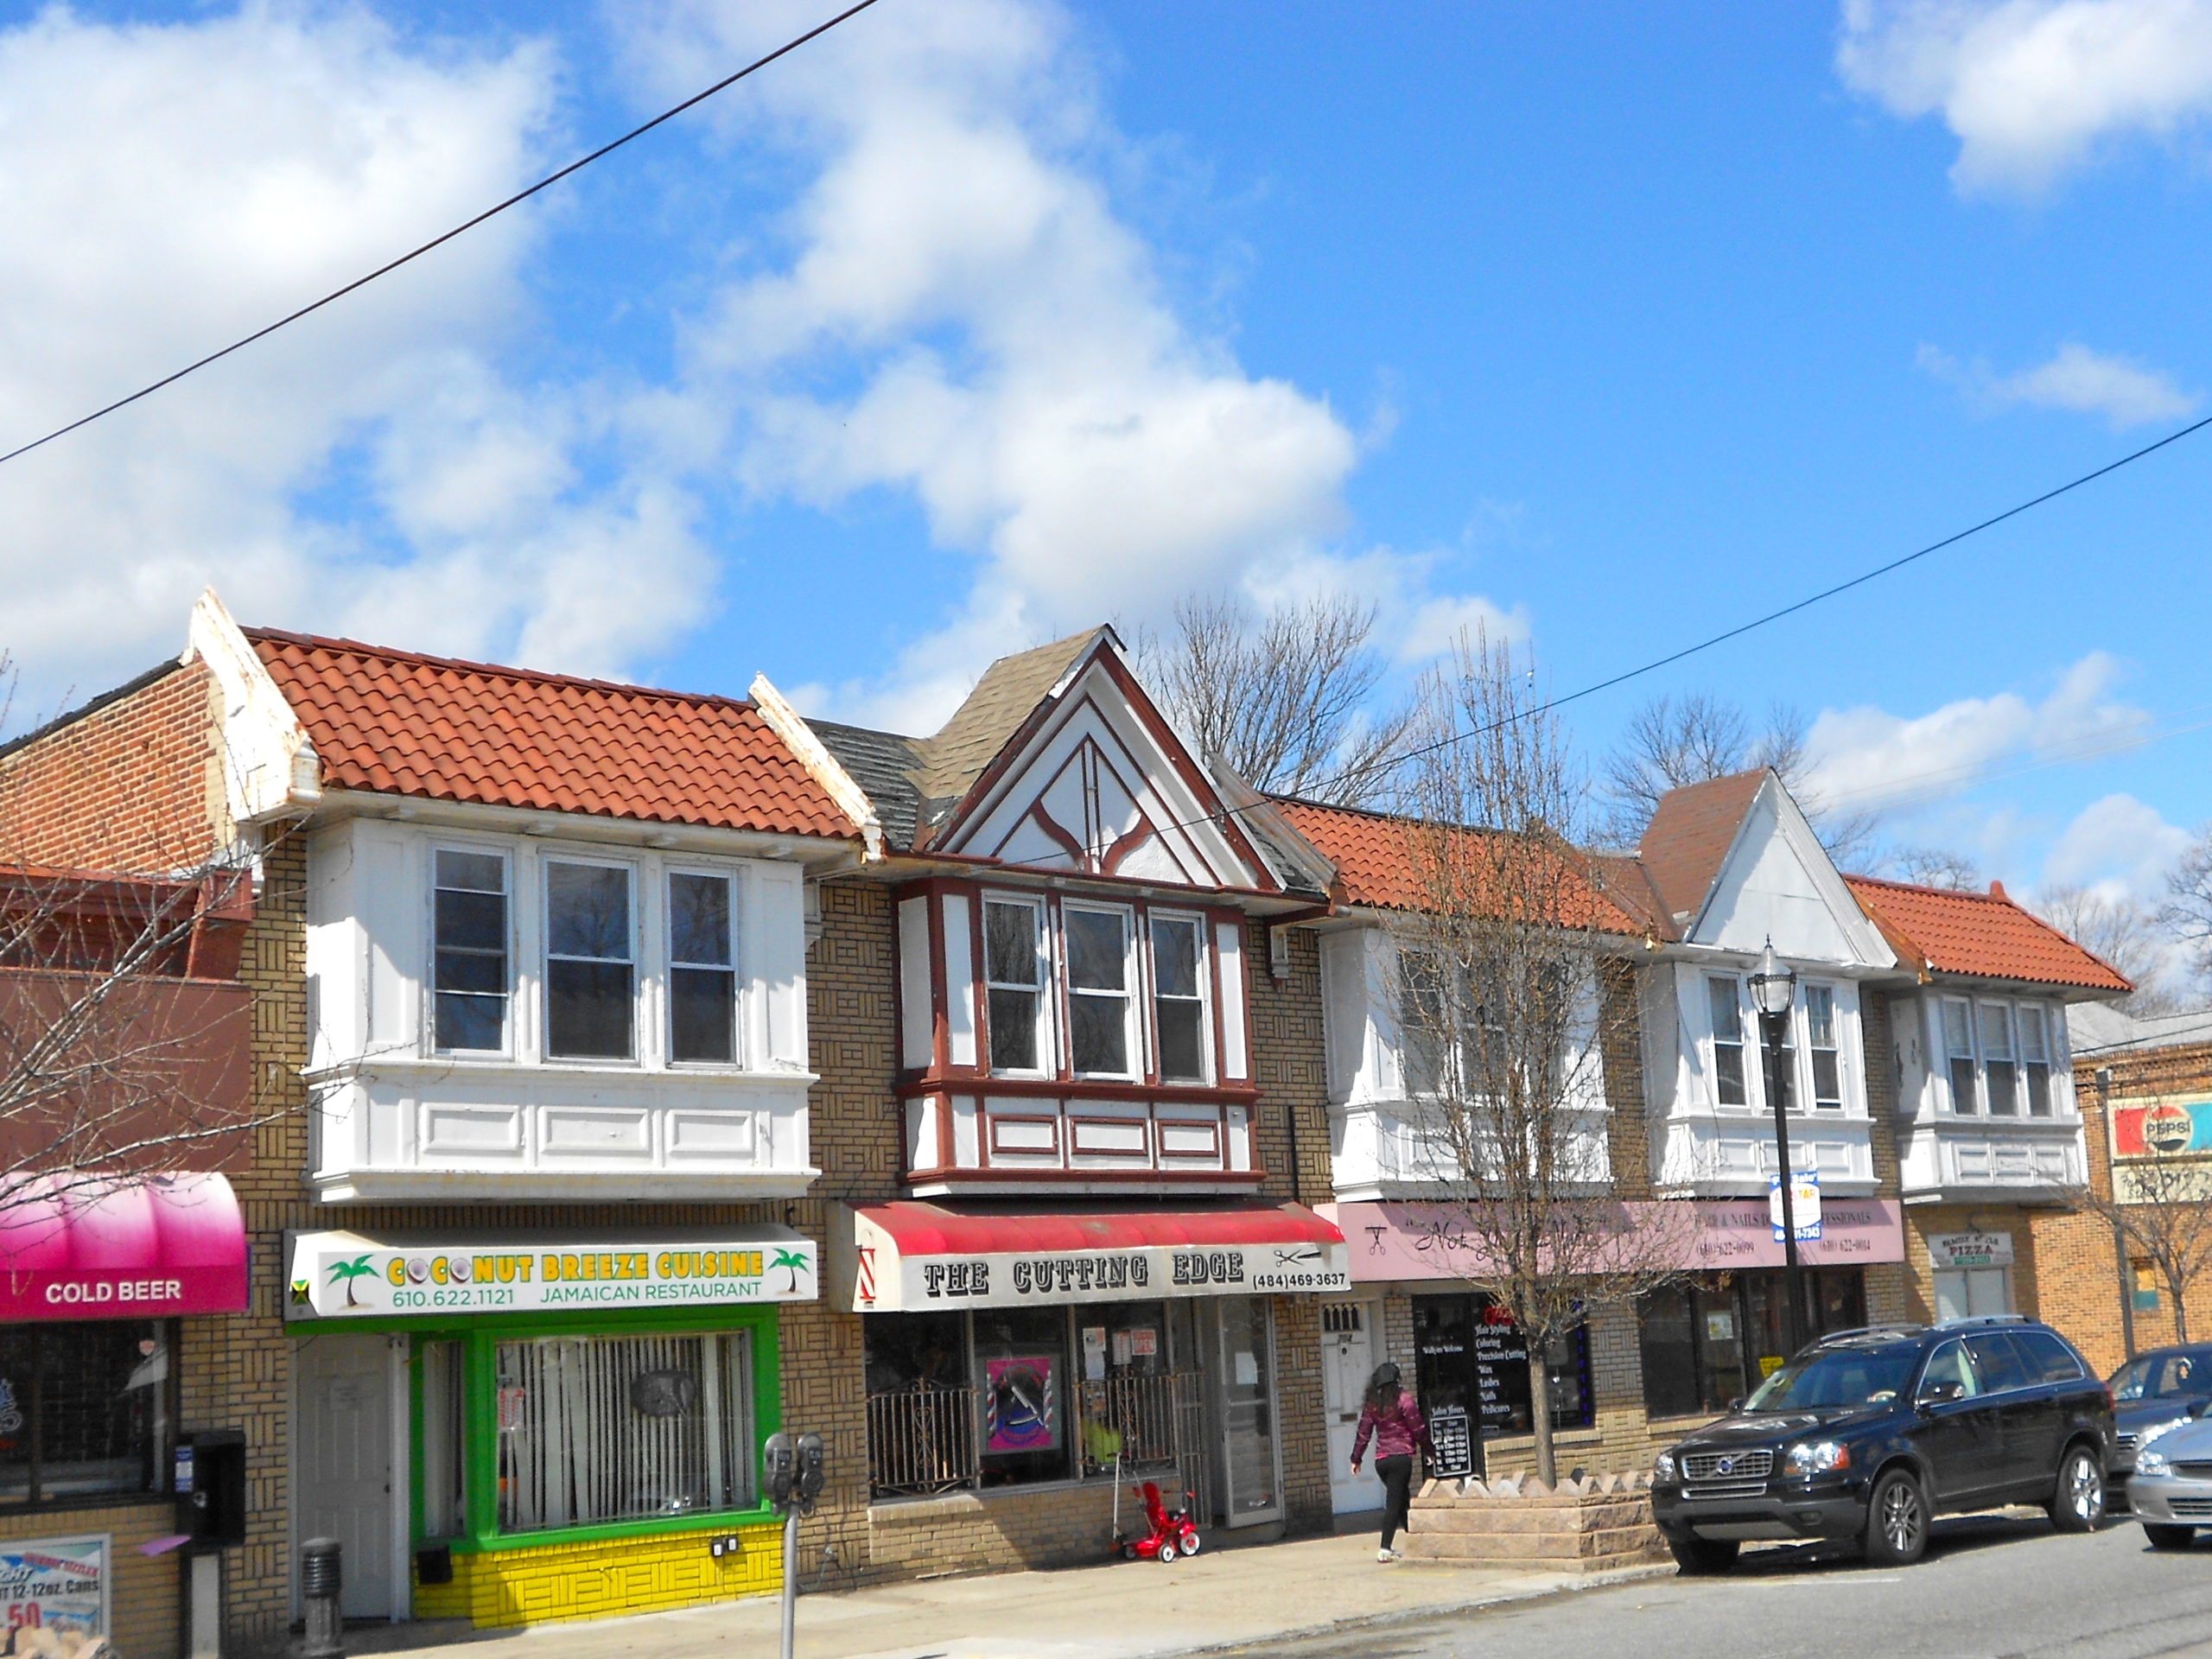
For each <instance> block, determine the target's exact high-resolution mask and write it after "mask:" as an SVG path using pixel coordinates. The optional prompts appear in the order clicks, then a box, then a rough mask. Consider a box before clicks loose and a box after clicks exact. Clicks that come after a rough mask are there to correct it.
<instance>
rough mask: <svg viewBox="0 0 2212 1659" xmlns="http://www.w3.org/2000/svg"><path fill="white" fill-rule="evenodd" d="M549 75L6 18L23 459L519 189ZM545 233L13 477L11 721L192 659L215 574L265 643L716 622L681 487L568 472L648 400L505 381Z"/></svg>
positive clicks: (309, 38) (352, 32) (74, 438)
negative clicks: (152, 381)
mask: <svg viewBox="0 0 2212 1659" xmlns="http://www.w3.org/2000/svg"><path fill="white" fill-rule="evenodd" d="M556 70H557V66H556V63H555V61H554V60H553V59H552V57H551V55H550V53H549V52H548V51H547V50H545V49H544V48H541V47H539V46H536V45H532V44H528V43H525V44H523V45H520V46H515V47H512V48H504V49H501V50H498V51H484V52H476V51H472V50H470V49H468V48H464V47H461V46H457V45H455V44H454V42H451V41H429V42H426V43H422V44H419V45H418V44H414V43H410V42H408V41H403V40H401V39H400V38H399V37H398V36H397V35H394V34H393V33H392V32H391V31H390V30H389V29H386V28H385V26H384V25H383V24H382V23H380V22H378V21H377V20H376V19H375V18H374V17H372V16H371V15H369V14H368V13H367V12H366V11H365V10H358V9H353V8H347V7H314V6H308V5H305V4H298V5H295V4H285V3H278V0H266V3H248V4H246V5H245V6H244V7H243V8H242V9H241V10H238V11H237V12H235V13H232V14H228V15H224V16H208V17H205V18H203V19H200V20H199V21H194V22H186V23H176V24H161V25H151V24H128V25H108V24H105V23H100V22H92V21H90V20H87V19H84V18H80V17H79V16H76V15H75V14H73V13H72V12H70V11H68V10H65V9H63V8H60V7H54V8H53V9H50V10H46V11H43V12H41V13H40V14H39V15H37V16H35V17H34V18H33V19H31V20H30V21H29V22H25V23H22V25H20V26H18V27H16V28H14V29H7V30H4V31H0V224H4V225H5V226H7V231H6V233H5V235H4V236H0V292H5V293H6V294H7V296H8V304H7V305H6V306H5V307H4V308H0V448H5V447H8V445H9V444H10V443H11V442H16V441H20V440H22V439H23V438H26V437H29V436H31V435H35V434H36V433H38V432H40V431H42V430H45V429H48V428H51V427H53V426H55V425H58V424H60V423H61V422H62V421H64V420H67V419H68V418H71V417H73V416H77V415H79V414H81V413H83V412H84V411H86V410H88V409H90V408H92V407H95V406H97V405H98V404H101V403H104V402H105V401H107V400H108V399H110V398H111V397H114V396H116V395H117V394H118V393H119V392H121V391H126V390H128V389H130V388H131V387H134V386H136V385H140V384H143V382H145V381H146V380H148V379H149V378H153V377H154V376H155V375H156V374H158V373H160V372H166V371H168V370H169V369H172V368H175V366H177V365H180V364H181V363H183V362H185V361H188V360H189V359H192V358H194V357H196V356H198V355H200V353H203V352H205V351H207V350H208V349H209V348H211V347H212V346H216V345H219V344H221V343H223V342H225V341H227V340H231V339H233V338H236V337H237V336H238V335H239V334H244V333H245V332H246V331H247V330H249V329H251V328H252V327H258V326H259V325H261V324H263V323H265V322H267V321H270V319H272V318H273V317H276V316H278V315H283V313H284V312H286V311H289V310H290V309H292V308H295V307H296V306H297V305H299V304H301V303H302V302H304V301H306V300H308V299H310V298H312V297H314V296H317V295H319V294H321V293H322V292H324V291H326V290H327V289H330V288H332V287H334V286H336V285H337V284H338V283H340V282H343V281H346V280H348V279H351V278H352V277H357V276H359V274H361V273H362V272H363V271H364V270H368V269H371V268H372V267H373V266H375V265H377V264H381V263H382V262H383V261H385V259H387V258H389V257H391V256H392V255H393V254H394V253H396V252H397V251H402V250H404V249H405V248H407V247H410V246H412V245H415V244H416V243H418V242H420V241H422V240H424V239H426V238H428V237H429V236H430V235H433V234H435V233H436V232H439V231H442V230H444V229H446V228H448V226H451V225H453V224H454V223H456V222H458V221H459V220H461V219H464V218H467V216H468V215H469V214H471V213H474V212H476V211H478V210H480V208H482V207H484V206H486V204H487V203H489V202H492V201H495V200H499V198H500V197H501V196H503V195H505V194H509V193H511V192H512V190H513V189H514V188H517V186H518V185H519V184H520V183H522V182H523V181H525V180H526V179H527V178H528V177H530V176H531V174H532V173H533V172H534V171H535V170H536V168H537V167H538V166H539V165H540V164H541V163H542V159H543V157H542V154H541V150H542V148H543V143H544V142H545V139H546V137H547V130H548V125H549V123H550V118H551V117H550V112H551V110H552V107H553V99H554V86H555V79H556ZM536 245H537V223H536V220H535V219H534V218H533V216H532V213H531V210H528V209H524V210H520V211H518V212H516V213H512V214H510V215H508V216H506V217H505V218H503V219H499V220H496V221H493V223H492V224H489V225H486V226H483V227H481V228H480V229H478V230H476V231H474V232H471V233H470V234H469V235H468V236H467V237H464V238H461V239H460V240H458V241H456V242H454V243H452V244H449V245H447V246H446V247H444V248H442V249H440V250H439V251H437V252H436V253H435V254H432V255H430V256H429V257H426V258H424V259H423V260H422V261H420V262H419V263H417V264H414V265H411V266H410V267H408V268H406V269H405V270H402V271H400V272H398V273H396V274H395V275H393V276H391V277H386V278H385V279H384V280H382V281H380V282H378V283H376V284H375V285H374V286H373V287H372V288H369V289H365V290H363V291H362V292H361V293H359V294H358V295H355V296H351V297H350V298H348V299H346V300H345V301H342V302H340V304H339V305H337V306H334V307H333V308H330V309H329V310H327V311H325V312H323V313H321V314H319V315H316V316H315V317H312V318H310V319H308V320H307V321H304V322H302V323H300V324H297V325H295V326H294V327H292V328H290V329H288V330H287V331H285V332H284V333H283V334H280V335H278V336H277V337H275V338H274V339H272V340H268V341H266V342H264V343H262V344H260V345H257V346H253V347H251V348H249V349H248V350H247V351H245V352H243V353H239V354H238V356H236V357H234V358H232V359H227V360H226V361H225V362H223V363H221V364H219V365H216V366H215V367H213V368H211V369H209V370H207V371H204V372H201V373H200V374H199V375H197V376H195V377H194V378H192V379H191V380H189V381H187V382H185V383H184V384H182V385H179V386H176V387H175V388H172V389H170V390H168V391H163V392H161V393H158V394H156V396H155V397H151V398H149V399H148V400H147V401H146V402H144V403H143V404H137V405H135V406H133V407H132V408H130V409H129V410H124V411H123V412H121V413H119V414H118V415H116V416H111V417H110V418H108V419H106V420H105V421H103V422H101V423H99V424H98V425H96V426H93V427H90V428H87V429H84V430H82V431H80V432H78V433H75V434H73V435H71V436H69V437H67V438H66V439H63V440H61V441H60V442H56V443H54V444H52V445H49V446H48V447H47V448H44V449H41V450H39V451H36V452H35V453H33V454H29V455H27V456H24V457H22V458H21V459H20V460H17V461H13V462H11V463H10V464H9V465H8V466H7V467H4V468H0V522H4V523H5V524H6V525H7V532H8V533H7V535H6V537H4V538H0V583H4V584H5V587H6V590H7V592H8V595H9V597H8V603H7V606H6V614H5V621H4V638H0V645H7V646H12V647H13V648H14V649H15V651H16V653H17V655H18V656H19V658H22V660H23V662H24V665H25V671H26V674H27V677H28V680H29V684H28V686H27V692H28V695H27V696H26V698H25V702H26V704H27V705H29V706H28V707H26V708H24V709H18V711H17V714H18V719H19V721H20V718H21V716H22V715H24V714H28V713H31V712H35V711H40V710H42V709H51V708H52V707H53V705H54V703H55V702H57V701H58V700H59V699H60V696H62V695H63V694H64V692H65V691H67V690H70V689H71V688H73V689H74V690H75V691H76V692H78V693H79V694H82V693H83V692H85V691H87V690H92V689H95V688H97V687H98V686H99V685H101V684H104V683H111V682H112V681H113V680H115V679H117V678H118V677H122V676H123V675H124V674H126V673H129V672H133V671H137V670H138V669H140V668H143V666H145V664H147V663H149V662H150V661H154V660H156V659H158V658H159V657H161V656H162V655H164V654H167V653H168V652H174V651H175V649H176V648H177V645H178V643H179V640H180V638H181V630H182V626H183V619H184V616H185V614H186V612H187V610H188V607H189V606H190V604H191V601H192V600H193V597H194V594H195V593H196V592H197V591H198V589H199V588H200V587H201V586H202V585H203V584H205V583H207V582H211V581H212V582H215V583H216V584H217V585H218V586H219V588H221V589H222V590H223V591H224V593H225V594H226V596H227V597H228V599H229V600H230V601H231V603H232V606H233V607H234V608H235V609H236V610H237V611H238V613H239V614H240V615H241V616H243V617H245V618H246V619H248V620H265V621H273V622H282V623H287V624H290V625H294V626H310V627H315V628H320V629H327V630H341V629H342V630H346V631H349V632H368V633H371V634H373V635H375V636H377V637H380V638H383V639H391V640H394V641H397V642H404V643H413V644H419V645H427V646H429V647H431V648H444V649H450V650H454V651H461V652H471V653H474V654H485V653H488V652H501V653H505V654H516V655H521V656H523V657H525V658H533V659H536V660H540V661H546V662H552V663H557V664H558V665H560V666H563V667H567V668H574V669H579V670H582V671H608V670H612V669H614V668H616V667H618V666H619V665H620V663H621V662H622V661H623V660H624V659H625V658H628V657H630V656H632V655H633V654H635V653H636V652H639V651H640V650H641V649H644V648H645V647H647V646H650V645H658V644H661V643H663V642H664V641H665V640H666V639H667V638H668V637H669V636H670V634H671V632H675V631H678V630H680V629H681V628H682V627H683V626H685V624H686V623H687V622H689V621H690V620H692V618H693V616H694V614H695V613H696V606H697V601H696V599H693V600H689V601H684V602H683V603H681V604H676V603H671V600H670V599H669V597H668V594H666V593H665V592H664V591H662V590H661V589H660V588H658V585H657V584H656V583H655V582H654V581H653V580H652V578H653V577H654V576H655V575H656V574H658V575H661V576H664V577H669V578H671V579H680V580H681V586H680V588H679V589H678V591H680V592H683V593H687V594H698V593H700V592H702V591H703V590H704V588H703V586H702V582H701V580H700V555H699V552H698V550H697V548H696V544H694V543H692V542H691V540H690V531H689V528H688V526H689V519H690V508H689V506H688V505H687V504H686V503H684V502H683V500H682V499H680V497H679V496H678V495H677V493H675V491H674V488H673V486H671V485H670V484H669V483H667V482H666V481H665V480H666V473H665V469H661V470H658V471H656V469H655V468H654V467H652V466H650V465H644V466H630V467H623V468H620V469H618V470H620V472H621V474H622V475H621V477H620V480H619V481H617V482H616V483H614V484H613V485H607V484H605V483H589V482H587V481H585V480H582V478H580V476H579V474H578V471H577V467H576V455H577V452H578V449H579V448H580V447H582V446H588V445H594V444H596V445H608V446H614V447H616V448H620V444H621V442H622V439H621V435H620V419H621V411H622V410H623V407H624V403H625V396H626V394H621V393H619V392H615V391H607V390H606V389H602V388H593V387H573V388H561V387H556V388H550V389H529V390H524V389H521V388H518V387H515V386H511V385H506V384H505V383H504V382H503V381H502V380H501V379H500V378H499V375H498V373H497V372H495V371H494V369H493V367H492V366H491V364H490V361H489V359H488V358H487V355H486V353H487V352H488V351H489V350H491V349H492V348H493V347H496V346H499V344H500V343H501V342H502V341H503V340H505V339H507V338H509V337H510V336H511V334H512V330H513V329H514V327H515V325H516V324H517V323H518V321H523V320H525V319H527V318H528V316H529V315H530V307H529V302H528V296H527V295H526V294H525V293H524V290H523V289H522V287H521V285H520V283H519V280H518V277H519V272H520V270H521V268H522V266H523V264H524V261H525V259H526V258H528V257H529V256H530V255H531V253H532V252H533V251H534V250H535V248H536ZM610 423H613V424H610ZM321 489H328V490H330V491H331V492H333V493H334V495H333V497H331V498H326V499H321V500H309V499H306V498H308V496H309V495H310V494H312V493H314V492H315V491H317V490H321ZM336 498H343V499H342V501H337V502H336V504H335V505H334V500H335V499H336Z"/></svg>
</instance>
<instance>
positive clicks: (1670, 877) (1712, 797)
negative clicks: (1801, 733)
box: [1637, 766, 1772, 918]
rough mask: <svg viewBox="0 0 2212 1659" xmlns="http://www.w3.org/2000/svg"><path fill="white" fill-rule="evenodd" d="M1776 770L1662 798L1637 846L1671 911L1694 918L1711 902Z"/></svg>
mask: <svg viewBox="0 0 2212 1659" xmlns="http://www.w3.org/2000/svg"><path fill="white" fill-rule="evenodd" d="M1771 775H1772V774H1771V772H1770V769H1769V768H1767V767H1764V766H1761V767H1759V768H1758V769H1757V770H1755V771H1751V772H1735V773H1732V775H1730V776H1728V777H1726V778H1714V779H1708V780H1707V782H1705V783H1701V784H1688V785H1684V786H1683V787H1682V788H1681V789H1672V790H1669V791H1667V793H1666V794H1664V795H1662V796H1661V797H1660V798H1659V805H1658V808H1657V810H1655V811H1654V812H1653V813H1652V815H1651V822H1650V823H1648V824H1646V825H1644V827H1643V840H1642V841H1641V842H1639V843H1638V844H1637V855H1638V856H1639V858H1640V859H1641V860H1642V862H1643V870H1644V874H1645V876H1646V877H1647V878H1648V879H1649V881H1650V883H1651V887H1652V889H1653V891H1654V892H1656V893H1657V894H1658V895H1659V902H1660V903H1661V904H1662V905H1663V906H1666V908H1667V912H1668V913H1669V915H1670V916H1679V917H1684V918H1694V917H1695V916H1696V915H1697V913H1698V912H1700V910H1702V909H1704V908H1705V901H1706V899H1707V898H1708V897H1709V896H1711V894H1712V892H1713V883H1714V882H1715V881H1717V880H1719V877H1720V868H1721V866H1722V865H1723V864H1724V863H1726V861H1727V858H1728V852H1729V849H1731V848H1732V847H1733V846H1734V845H1735V844H1736V836H1737V835H1738V832H1739V831H1740V830H1741V829H1743V827H1744V819H1745V817H1746V816H1747V815H1748V814H1749V813H1750V811H1751V804H1752V803H1753V802H1755V801H1756V800H1758V794H1759V789H1760V787H1761V786H1762V785H1764V783H1765V782H1766V780H1767V779H1768V778H1769V777H1770V776H1771Z"/></svg>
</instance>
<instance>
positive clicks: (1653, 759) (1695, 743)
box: [1596, 691, 1875, 860]
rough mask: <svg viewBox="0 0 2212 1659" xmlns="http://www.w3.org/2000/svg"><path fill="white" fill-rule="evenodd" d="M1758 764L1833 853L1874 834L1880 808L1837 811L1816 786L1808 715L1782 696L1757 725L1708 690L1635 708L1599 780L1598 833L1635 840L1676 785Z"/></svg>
mask: <svg viewBox="0 0 2212 1659" xmlns="http://www.w3.org/2000/svg"><path fill="white" fill-rule="evenodd" d="M1759 766H1771V767H1773V768H1774V770H1775V771H1776V772H1777V773H1779V774H1780V775H1781V778H1782V781H1783V785H1784V786H1785V787H1786V788H1787V789H1788V790H1789V792H1790V793H1791V794H1792V795H1794V796H1795V797H1796V798H1797V804H1799V805H1800V806H1802V807H1803V808H1804V809H1805V815H1806V817H1808V818H1810V819H1811V820H1812V823H1813V827H1814V829H1815V831H1816V832H1817V833H1818V834H1819V836H1820V837H1821V844H1822V845H1823V846H1825V847H1826V848H1827V849H1828V853H1829V855H1830V856H1831V857H1834V858H1835V859H1838V860H1846V859H1849V858H1851V857H1853V856H1854V855H1857V854H1859V853H1860V852H1862V851H1864V850H1865V849H1866V846H1867V844H1868V843H1869V842H1871V841H1872V837H1873V833H1874V829H1875V817H1874V815H1873V814H1872V813H1866V812H1851V813H1847V812H1838V811H1835V810H1832V809H1831V808H1829V807H1828V806H1827V804H1826V803H1824V802H1823V801H1822V800H1821V798H1820V796H1819V795H1818V794H1817V793H1816V792H1815V791H1813V790H1812V789H1811V788H1810V787H1809V780H1810V776H1811V772H1812V762H1811V760H1810V758H1809V757H1808V754H1807V753H1806V748H1805V719H1804V716H1803V715H1801V714H1800V713H1798V711H1797V710H1796V709H1792V708H1789V706H1788V705H1786V704H1783V703H1775V704H1773V705H1772V706H1771V707H1770V708H1769V709H1768V710H1767V716H1766V721H1765V723H1764V725H1761V726H1759V727H1758V728H1753V726H1752V724H1751V717H1750V716H1749V715H1746V714H1745V712H1744V710H1743V709H1741V708H1740V707H1738V705H1737V704H1735V703H1732V702H1729V701H1727V700H1726V698H1723V697H1717V696H1713V695H1711V694H1710V693H1707V692H1702V691H1693V692H1690V693H1688V694H1686V695H1685V696H1680V697H1674V696H1657V697H1654V698H1652V699H1651V700H1650V701H1649V702H1646V703H1644V704H1643V706H1642V707H1641V708H1639V709H1637V711H1636V712H1635V713H1634V714H1633V715H1630V716H1629V721H1628V725H1627V727H1626V728H1625V729H1624V731H1623V732H1622V734H1621V737H1620V742H1619V744H1618V747H1616V748H1615V749H1614V751H1613V753H1612V754H1611V756H1610V757H1609V758H1608V759H1607V760H1606V761H1605V775H1604V777H1603V779H1602V780H1601V782H1600V785H1599V788H1600V791H1601V793H1602V796H1603V805H1602V807H1601V809H1600V813H1599V822H1598V823H1597V826H1596V829H1597V834H1598V836H1599V839H1601V840H1602V841H1604V842H1605V843H1606V844H1608V845H1610V846H1616V847H1633V846H1634V845H1635V844H1636V842H1637V840H1638V839H1639V838H1640V837H1641V836H1643V826H1644V825H1645V824H1647V823H1650V822H1651V815H1652V813H1653V812H1654V811H1655V810H1657V808H1658V805H1659V798H1660V797H1661V796H1662V795H1664V794H1666V793H1667V792H1668V791H1669V790H1675V789H1681V788H1683V787H1684V786H1686V785H1690V784H1701V783H1704V782H1706V781H1707V779H1713V778H1726V777H1727V776H1729V775H1730V774H1731V773H1732V772H1750V771H1752V770H1753V769H1755V768H1757V767H1759Z"/></svg>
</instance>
